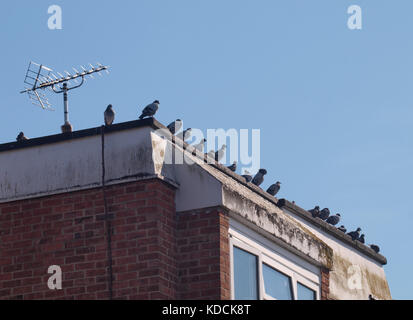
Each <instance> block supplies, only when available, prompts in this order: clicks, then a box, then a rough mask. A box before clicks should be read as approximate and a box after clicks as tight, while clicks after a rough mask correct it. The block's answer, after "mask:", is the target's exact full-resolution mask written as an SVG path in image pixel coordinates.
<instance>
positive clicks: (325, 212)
mask: <svg viewBox="0 0 413 320" xmlns="http://www.w3.org/2000/svg"><path fill="white" fill-rule="evenodd" d="M329 216H330V209H328V208H325V209H323V210H321V212H320V215H319V218H320V219H321V220H324V221H325V220H327V219H328V217H329Z"/></svg>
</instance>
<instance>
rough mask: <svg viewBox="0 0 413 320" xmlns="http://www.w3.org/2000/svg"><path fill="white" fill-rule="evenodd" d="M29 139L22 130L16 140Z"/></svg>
mask: <svg viewBox="0 0 413 320" xmlns="http://www.w3.org/2000/svg"><path fill="white" fill-rule="evenodd" d="M26 140H29V139H28V138H27V137H26V136H25V135H24V133H23V132H20V133H19V135H18V136H17V138H16V141H18V142H21V141H26Z"/></svg>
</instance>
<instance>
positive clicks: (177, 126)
mask: <svg viewBox="0 0 413 320" xmlns="http://www.w3.org/2000/svg"><path fill="white" fill-rule="evenodd" d="M181 128H182V120H181V119H177V120H175V121H174V122H172V123H170V124H169V125H168V129H169V131H171V133H172V134H175V133H177V132H178V131H179V130H181Z"/></svg>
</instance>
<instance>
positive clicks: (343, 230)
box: [337, 226, 347, 233]
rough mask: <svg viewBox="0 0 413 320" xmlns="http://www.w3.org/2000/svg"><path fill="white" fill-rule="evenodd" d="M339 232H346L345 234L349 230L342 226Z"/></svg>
mask: <svg viewBox="0 0 413 320" xmlns="http://www.w3.org/2000/svg"><path fill="white" fill-rule="evenodd" d="M337 230H339V231H341V232H344V233H346V232H347V229H346V227H345V226H341V227H340V228H337Z"/></svg>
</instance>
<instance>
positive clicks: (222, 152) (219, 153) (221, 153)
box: [215, 144, 227, 162]
mask: <svg viewBox="0 0 413 320" xmlns="http://www.w3.org/2000/svg"><path fill="white" fill-rule="evenodd" d="M226 149H227V145H226V144H224V145H222V147H221V149H219V150H218V151H217V152H215V161H216V162H220V161H221V160H222V159H223V158H224V156H225V150H226Z"/></svg>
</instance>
